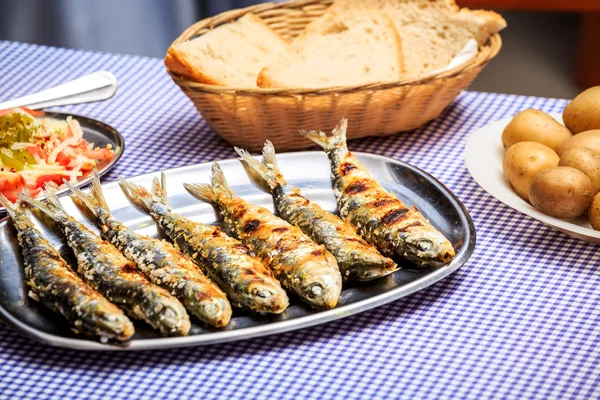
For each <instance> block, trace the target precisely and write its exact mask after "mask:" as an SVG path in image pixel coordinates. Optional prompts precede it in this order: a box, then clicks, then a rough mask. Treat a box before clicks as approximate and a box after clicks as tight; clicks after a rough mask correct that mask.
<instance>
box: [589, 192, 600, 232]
mask: <svg viewBox="0 0 600 400" xmlns="http://www.w3.org/2000/svg"><path fill="white" fill-rule="evenodd" d="M588 218H589V219H590V224H591V225H592V228H594V229H595V230H597V231H600V193H599V194H596V196H594V201H592V205H591V206H590V211H589V212H588Z"/></svg>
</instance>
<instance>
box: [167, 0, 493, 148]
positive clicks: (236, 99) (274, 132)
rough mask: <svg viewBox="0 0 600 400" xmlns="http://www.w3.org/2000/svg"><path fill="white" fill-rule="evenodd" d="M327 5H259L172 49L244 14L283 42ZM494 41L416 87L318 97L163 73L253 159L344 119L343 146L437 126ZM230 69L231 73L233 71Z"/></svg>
mask: <svg viewBox="0 0 600 400" xmlns="http://www.w3.org/2000/svg"><path fill="white" fill-rule="evenodd" d="M332 2H333V0H299V1H290V2H285V3H264V4H260V5H256V6H252V7H247V8H244V9H238V10H232V11H228V12H225V13H222V14H219V15H217V16H215V17H212V18H207V19H204V20H202V21H200V22H197V23H196V24H194V25H192V26H191V27H190V28H188V29H187V30H186V31H185V32H183V33H182V34H181V36H180V37H179V38H177V39H176V40H175V42H174V43H180V42H185V41H187V40H190V39H192V38H194V37H197V36H200V35H202V34H204V33H206V32H208V31H209V30H210V29H213V28H215V27H216V26H218V25H220V24H223V23H227V22H231V21H234V20H236V19H238V18H240V17H242V16H243V15H245V14H246V13H248V12H252V13H254V14H256V15H258V16H259V17H261V18H262V19H263V20H264V21H265V22H266V23H267V24H268V25H269V26H270V27H271V28H272V29H274V30H275V31H276V32H278V33H279V34H280V35H282V36H283V37H285V38H293V37H295V36H297V35H298V34H299V33H300V32H302V30H303V29H304V27H305V26H306V25H307V24H308V23H309V22H310V21H312V20H313V19H315V18H317V17H319V16H321V15H322V14H323V13H324V12H325V10H326V9H327V8H328V7H329V5H330V4H331V3H332ZM501 46H502V41H501V39H500V36H499V35H498V34H496V35H494V36H492V37H491V38H490V40H489V41H488V42H487V43H486V44H485V45H483V46H480V48H479V52H478V54H477V56H476V57H475V58H474V59H472V60H471V61H469V62H467V63H466V64H463V65H461V66H459V67H457V68H455V69H453V70H449V71H445V72H443V73H439V74H432V75H429V76H427V77H423V78H421V79H419V80H410V81H398V82H387V83H373V84H367V85H358V86H344V87H332V88H325V89H324V88H320V89H310V88H303V89H263V88H232V87H223V86H215V85H207V84H201V83H196V82H192V81H190V80H188V79H186V78H183V77H181V76H178V75H177V74H175V73H174V72H173V71H170V70H168V69H167V71H168V73H169V74H170V75H171V77H172V78H173V81H175V83H176V84H177V85H178V86H179V87H180V88H181V90H183V92H184V93H185V94H186V95H187V96H188V97H189V98H190V100H192V102H193V103H194V105H195V106H196V108H197V109H198V111H199V112H200V114H202V116H203V117H204V118H205V119H206V121H207V122H208V124H209V125H210V126H211V128H212V129H213V130H214V131H215V132H216V133H217V134H218V135H219V136H220V137H222V138H223V139H225V140H226V141H227V142H229V143H231V144H233V145H236V146H239V147H243V148H246V149H249V150H251V151H258V150H260V149H262V146H263V143H264V141H265V140H266V139H269V140H271V141H272V142H273V144H274V145H275V148H276V149H277V150H278V151H284V150H294V149H302V148H306V147H310V146H311V145H312V144H313V143H312V142H310V141H309V140H308V139H305V138H303V137H302V136H300V134H299V133H298V131H299V130H300V129H320V130H323V131H329V130H331V129H333V127H334V126H335V125H336V124H337V123H338V121H339V120H340V119H341V118H344V117H345V118H348V120H349V121H348V124H349V125H348V138H349V139H356V138H362V137H365V136H388V135H392V134H394V133H397V132H400V131H407V130H412V129H415V128H418V127H420V126H422V125H424V124H425V123H427V122H429V121H431V120H433V119H435V118H437V117H438V116H439V115H440V114H441V113H442V111H443V110H444V109H445V108H446V107H447V106H448V105H449V104H450V103H452V101H453V100H454V99H455V98H456V96H458V94H459V93H460V92H461V91H462V90H463V89H466V88H467V87H468V86H469V84H470V83H471V82H472V81H473V79H475V77H476V76H477V74H479V72H480V71H481V70H482V69H483V67H485V66H486V65H487V63H488V62H489V61H490V60H491V59H492V58H493V57H494V56H496V54H498V51H499V50H500V47H501ZM232 68H235V66H234V65H233V66H232Z"/></svg>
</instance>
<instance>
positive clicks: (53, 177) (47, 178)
mask: <svg viewBox="0 0 600 400" xmlns="http://www.w3.org/2000/svg"><path fill="white" fill-rule="evenodd" d="M46 182H54V183H56V184H57V185H62V183H63V181H62V175H61V174H49V175H42V176H40V177H38V178H37V181H36V182H35V189H39V188H42V189H43V188H44V185H45V184H46Z"/></svg>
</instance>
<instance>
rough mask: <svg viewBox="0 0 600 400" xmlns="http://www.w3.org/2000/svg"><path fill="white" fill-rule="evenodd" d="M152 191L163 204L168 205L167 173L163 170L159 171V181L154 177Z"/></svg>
mask: <svg viewBox="0 0 600 400" xmlns="http://www.w3.org/2000/svg"><path fill="white" fill-rule="evenodd" d="M152 193H153V194H154V195H155V196H156V197H158V198H159V199H161V200H162V202H163V204H164V205H165V206H166V205H169V201H168V200H167V174H165V172H164V171H161V173H160V182H159V181H158V179H156V178H154V182H153V186H152Z"/></svg>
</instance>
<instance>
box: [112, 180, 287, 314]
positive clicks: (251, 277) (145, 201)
mask: <svg viewBox="0 0 600 400" xmlns="http://www.w3.org/2000/svg"><path fill="white" fill-rule="evenodd" d="M161 181H162V183H161V182H159V181H158V179H155V180H154V185H153V193H152V194H151V193H149V192H148V191H147V190H146V189H144V188H142V187H139V186H136V185H133V184H131V183H128V182H126V181H125V180H123V179H121V182H120V184H121V188H122V189H123V191H124V192H125V194H126V196H127V197H128V198H129V199H130V200H131V201H132V202H133V203H134V204H135V205H136V206H137V207H138V208H139V209H141V210H142V211H144V212H146V213H148V214H150V215H151V216H152V218H153V219H154V220H155V221H157V223H158V224H159V226H160V227H161V228H162V229H163V230H164V231H165V233H166V234H167V236H169V237H170V238H171V240H173V242H174V243H175V245H176V246H177V248H178V249H179V250H181V251H182V252H183V253H184V254H187V255H188V256H190V257H191V258H192V259H193V260H194V261H195V262H196V263H197V264H198V265H199V266H200V267H201V268H202V269H203V270H204V272H205V273H206V274H207V275H208V276H209V277H210V278H211V279H212V280H213V281H214V282H215V283H217V285H218V286H219V287H220V288H221V289H222V290H223V291H225V293H226V294H227V296H228V298H229V299H230V301H231V302H232V303H233V304H234V305H236V306H238V307H240V308H246V309H249V310H252V311H255V312H261V313H273V314H279V313H281V312H283V311H284V310H285V309H286V308H287V306H288V304H289V299H288V296H287V294H286V292H285V290H283V288H282V287H281V285H280V284H279V282H278V281H277V280H275V279H274V278H273V274H272V273H271V271H270V270H269V269H268V268H266V267H265V266H264V264H263V263H262V262H261V261H260V260H259V259H258V258H256V256H255V255H254V254H253V253H252V252H251V251H250V249H249V248H248V247H247V246H246V245H244V244H242V243H240V242H239V241H238V240H236V239H233V238H231V237H229V236H227V235H226V234H224V233H223V232H221V229H220V228H218V227H215V226H210V225H205V224H201V223H198V222H194V221H191V220H189V219H187V218H184V217H182V216H181V215H179V214H176V213H173V212H172V211H171V209H170V208H169V206H168V202H167V196H166V177H165V175H164V173H163V174H162V180H161Z"/></svg>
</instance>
